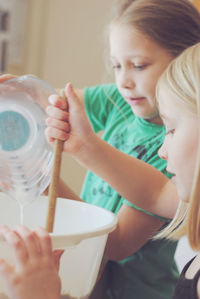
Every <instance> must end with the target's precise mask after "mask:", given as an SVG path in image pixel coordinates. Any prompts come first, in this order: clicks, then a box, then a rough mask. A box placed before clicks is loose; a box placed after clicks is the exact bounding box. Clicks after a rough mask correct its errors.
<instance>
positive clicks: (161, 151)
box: [158, 142, 168, 160]
mask: <svg viewBox="0 0 200 299" xmlns="http://www.w3.org/2000/svg"><path fill="white" fill-rule="evenodd" d="M158 155H159V157H160V158H161V159H163V160H167V158H168V156H167V150H166V146H165V142H164V143H163V145H162V146H161V147H160V149H159V150H158Z"/></svg>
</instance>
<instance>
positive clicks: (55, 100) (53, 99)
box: [48, 95, 68, 111]
mask: <svg viewBox="0 0 200 299" xmlns="http://www.w3.org/2000/svg"><path fill="white" fill-rule="evenodd" d="M48 100H49V103H50V104H51V105H53V106H55V107H58V108H60V109H62V110H65V111H67V108H68V104H67V101H66V99H63V98H62V97H59V96H58V95H51V96H50V97H49V99H48Z"/></svg>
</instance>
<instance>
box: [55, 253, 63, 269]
mask: <svg viewBox="0 0 200 299" xmlns="http://www.w3.org/2000/svg"><path fill="white" fill-rule="evenodd" d="M63 253H64V250H63V249H56V250H54V251H53V259H54V264H55V266H56V269H57V271H59V266H60V258H61V256H62V255H63Z"/></svg>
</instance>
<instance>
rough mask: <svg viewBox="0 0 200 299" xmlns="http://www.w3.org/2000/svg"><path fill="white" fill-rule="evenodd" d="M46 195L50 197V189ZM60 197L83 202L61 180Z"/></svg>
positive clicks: (46, 191)
mask: <svg viewBox="0 0 200 299" xmlns="http://www.w3.org/2000/svg"><path fill="white" fill-rule="evenodd" d="M44 194H45V195H48V188H47V189H46V190H45V192H44ZM58 197H62V198H67V199H73V200H77V201H83V200H82V199H81V198H80V197H79V196H78V195H77V194H76V193H75V192H74V191H73V190H72V189H71V188H70V187H69V186H68V185H67V184H66V183H65V182H64V181H63V180H62V179H60V180H59V186H58Z"/></svg>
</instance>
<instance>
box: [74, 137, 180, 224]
mask: <svg viewBox="0 0 200 299" xmlns="http://www.w3.org/2000/svg"><path fill="white" fill-rule="evenodd" d="M75 158H76V159H77V160H78V161H79V162H80V163H81V164H82V165H83V166H85V167H86V168H89V169H90V170H91V171H93V172H94V173H96V175H98V176H100V177H101V178H102V179H103V180H105V181H106V182H108V183H109V184H110V185H111V186H112V187H113V188H114V189H115V190H117V191H118V192H119V193H120V194H121V195H122V196H123V197H124V198H126V199H127V200H128V201H130V202H132V203H134V204H135V205H138V206H139V207H141V208H143V209H144V210H147V211H150V212H152V213H155V214H158V215H161V216H164V217H169V218H170V217H172V216H173V214H172V211H165V210H164V208H163V209H162V205H163V203H164V202H162V203H161V200H162V197H167V194H166V193H167V190H166V191H164V189H165V186H166V184H167V182H168V181H169V180H168V178H166V177H165V176H164V175H163V174H162V173H161V172H160V171H158V170H157V169H155V168H154V167H152V166H150V165H148V164H147V163H145V162H143V161H141V160H138V159H136V158H133V157H131V156H129V155H127V154H124V153H122V152H120V151H118V150H117V149H115V148H114V147H112V146H110V145H109V144H108V143H106V142H104V141H103V140H101V139H100V138H99V137H98V136H96V135H92V136H91V139H88V142H85V143H84V146H83V147H82V148H81V149H80V150H79V151H78V152H77V153H76V154H75ZM171 185H172V184H171ZM170 187H171V186H170ZM172 188H173V187H172ZM173 193H174V190H173V191H172V194H173ZM174 196H176V195H175V194H174ZM172 200H173V198H172ZM163 207H164V206H163ZM168 212H169V213H168Z"/></svg>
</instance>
